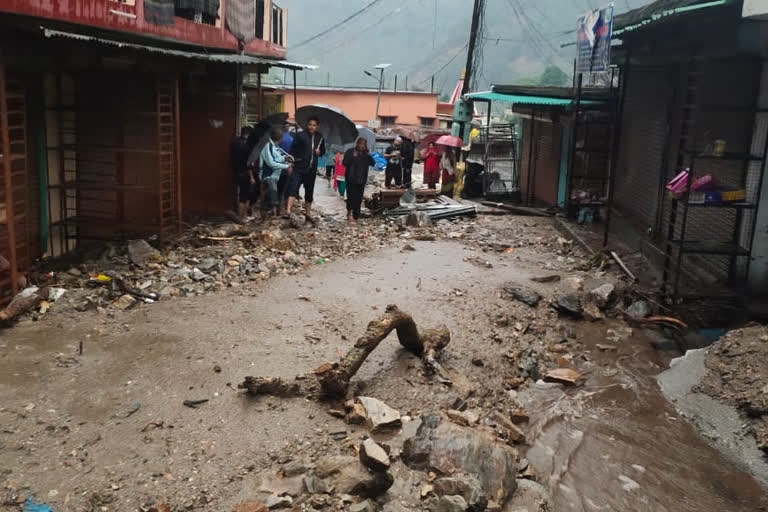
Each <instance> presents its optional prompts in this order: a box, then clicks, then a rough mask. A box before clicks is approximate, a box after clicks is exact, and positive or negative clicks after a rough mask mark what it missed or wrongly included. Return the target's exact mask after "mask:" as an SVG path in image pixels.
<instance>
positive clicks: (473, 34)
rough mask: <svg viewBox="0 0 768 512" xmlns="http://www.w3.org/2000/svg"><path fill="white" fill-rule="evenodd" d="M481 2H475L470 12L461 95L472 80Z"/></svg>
mask: <svg viewBox="0 0 768 512" xmlns="http://www.w3.org/2000/svg"><path fill="white" fill-rule="evenodd" d="M482 3H483V0H475V7H474V9H473V10H472V27H471V28H470V30H469V48H468V49H467V65H466V66H465V67H464V72H465V75H464V85H463V86H462V88H461V95H462V96H463V95H465V94H467V93H468V92H469V82H470V81H471V80H472V61H473V60H474V57H475V43H476V42H477V28H478V25H479V24H480V9H481V4H482Z"/></svg>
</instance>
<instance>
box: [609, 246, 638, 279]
mask: <svg viewBox="0 0 768 512" xmlns="http://www.w3.org/2000/svg"><path fill="white" fill-rule="evenodd" d="M611 257H612V258H613V259H614V260H615V261H616V263H618V264H619V266H620V267H621V270H623V271H624V273H625V274H627V277H629V279H630V280H631V281H632V282H633V283H634V282H635V281H637V277H635V274H633V273H632V271H631V270H629V267H627V266H626V265H625V264H624V262H623V261H621V258H619V255H618V254H616V252H615V251H611Z"/></svg>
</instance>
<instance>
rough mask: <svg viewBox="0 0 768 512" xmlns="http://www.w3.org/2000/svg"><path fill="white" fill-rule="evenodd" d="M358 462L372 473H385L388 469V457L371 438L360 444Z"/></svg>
mask: <svg viewBox="0 0 768 512" xmlns="http://www.w3.org/2000/svg"><path fill="white" fill-rule="evenodd" d="M360 462H362V463H363V465H364V466H365V467H367V468H369V469H371V470H373V471H387V470H388V469H389V455H387V452H385V451H384V448H382V447H381V446H379V445H378V444H376V441H374V440H373V439H371V438H368V439H366V440H365V441H363V442H362V443H361V444H360Z"/></svg>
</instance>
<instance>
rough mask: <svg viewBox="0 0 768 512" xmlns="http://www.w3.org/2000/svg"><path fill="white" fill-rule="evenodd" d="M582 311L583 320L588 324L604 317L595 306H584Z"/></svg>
mask: <svg viewBox="0 0 768 512" xmlns="http://www.w3.org/2000/svg"><path fill="white" fill-rule="evenodd" d="M583 309H584V318H586V319H587V320H589V321H590V322H596V321H598V320H602V319H604V318H605V315H604V314H603V312H602V311H600V308H599V307H597V304H591V303H590V304H585V305H584V308H583Z"/></svg>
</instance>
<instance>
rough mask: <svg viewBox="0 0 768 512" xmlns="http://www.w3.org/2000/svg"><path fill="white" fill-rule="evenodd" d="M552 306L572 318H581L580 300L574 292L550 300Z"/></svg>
mask: <svg viewBox="0 0 768 512" xmlns="http://www.w3.org/2000/svg"><path fill="white" fill-rule="evenodd" d="M552 308H553V309H554V310H555V311H557V312H558V313H560V314H561V315H565V316H570V317H572V318H581V316H582V313H583V310H582V307H581V300H580V299H579V297H578V296H577V295H574V294H568V295H562V296H560V297H558V298H556V299H555V300H553V301H552Z"/></svg>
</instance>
